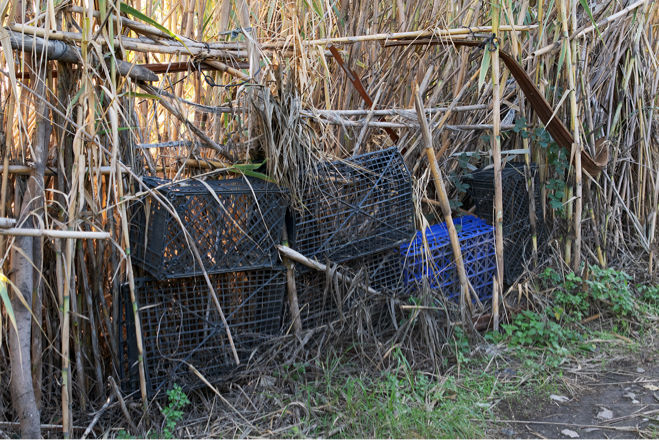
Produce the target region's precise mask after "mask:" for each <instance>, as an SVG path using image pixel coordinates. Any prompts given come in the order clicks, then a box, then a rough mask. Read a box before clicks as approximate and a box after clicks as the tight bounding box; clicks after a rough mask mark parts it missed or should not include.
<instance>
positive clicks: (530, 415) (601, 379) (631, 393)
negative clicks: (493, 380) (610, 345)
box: [495, 350, 659, 439]
mask: <svg viewBox="0 0 659 440" xmlns="http://www.w3.org/2000/svg"><path fill="white" fill-rule="evenodd" d="M653 351H654V350H653ZM565 383H566V386H565V388H564V390H563V391H564V392H562V393H559V394H555V395H552V396H551V397H549V398H548V397H547V396H541V395H540V394H537V393H536V394H531V395H526V396H524V395H521V396H516V397H515V398H513V399H504V400H502V401H501V402H499V404H498V405H497V420H499V422H500V423H499V425H498V426H499V431H498V432H497V433H496V434H495V435H498V436H501V437H505V438H584V439H591V438H658V437H659V357H657V355H656V352H655V353H649V352H648V353H641V354H637V355H635V356H632V357H629V358H627V359H623V360H619V361H616V362H612V363H609V364H608V365H606V366H605V367H603V368H601V369H600V371H598V372H596V373H592V372H585V373H580V372H575V373H574V374H573V375H571V376H567V375H566V377H565ZM562 400H564V401H562ZM527 422H528V423H527ZM566 430H567V431H566Z"/></svg>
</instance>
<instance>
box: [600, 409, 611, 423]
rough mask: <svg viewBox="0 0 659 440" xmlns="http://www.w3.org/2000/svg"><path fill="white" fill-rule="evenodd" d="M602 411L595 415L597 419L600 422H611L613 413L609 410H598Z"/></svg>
mask: <svg viewBox="0 0 659 440" xmlns="http://www.w3.org/2000/svg"><path fill="white" fill-rule="evenodd" d="M600 409H601V410H602V411H600V412H599V413H597V418H598V419H600V420H611V419H612V418H613V412H611V410H610V409H606V408H600Z"/></svg>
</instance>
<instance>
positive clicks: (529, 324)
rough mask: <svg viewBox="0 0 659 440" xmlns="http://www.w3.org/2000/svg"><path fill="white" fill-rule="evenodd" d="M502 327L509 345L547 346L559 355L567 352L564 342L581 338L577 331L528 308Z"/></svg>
mask: <svg viewBox="0 0 659 440" xmlns="http://www.w3.org/2000/svg"><path fill="white" fill-rule="evenodd" d="M502 327H503V328H504V330H505V331H506V334H507V335H508V337H509V338H510V345H513V346H520V347H521V346H528V347H539V348H547V349H549V351H551V352H552V353H555V354H559V355H563V354H566V353H567V349H566V348H565V344H566V343H568V342H573V341H577V340H580V339H581V335H579V334H578V333H577V332H575V331H573V330H570V329H567V328H564V327H561V325H560V324H558V323H557V322H555V321H553V320H552V319H551V318H549V317H547V316H546V315H539V314H537V313H535V312H532V311H530V310H525V311H523V312H522V313H519V314H517V315H515V319H513V322H512V323H510V324H505V325H503V326H502Z"/></svg>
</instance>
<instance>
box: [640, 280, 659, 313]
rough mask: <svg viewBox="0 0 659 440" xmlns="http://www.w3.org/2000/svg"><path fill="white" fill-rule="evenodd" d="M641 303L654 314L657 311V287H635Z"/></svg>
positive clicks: (658, 291)
mask: <svg viewBox="0 0 659 440" xmlns="http://www.w3.org/2000/svg"><path fill="white" fill-rule="evenodd" d="M636 289H637V290H638V293H639V294H640V295H641V298H640V299H641V301H642V302H643V303H644V304H645V305H647V306H648V307H649V308H650V309H651V310H652V311H654V312H655V313H656V312H657V311H659V286H647V285H645V286H643V285H638V286H636Z"/></svg>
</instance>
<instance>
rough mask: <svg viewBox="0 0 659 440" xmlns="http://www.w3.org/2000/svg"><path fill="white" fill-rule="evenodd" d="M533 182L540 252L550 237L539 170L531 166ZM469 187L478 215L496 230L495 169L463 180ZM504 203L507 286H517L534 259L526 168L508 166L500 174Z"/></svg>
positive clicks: (515, 165) (504, 253)
mask: <svg viewBox="0 0 659 440" xmlns="http://www.w3.org/2000/svg"><path fill="white" fill-rule="evenodd" d="M531 176H532V178H533V182H534V189H535V190H534V198H535V217H536V233H537V237H538V248H539V249H540V248H541V246H543V245H544V243H545V242H546V241H547V238H548V234H547V228H546V227H545V224H544V221H543V216H542V204H541V203H540V184H539V182H538V175H537V166H536V165H535V164H533V163H532V164H531ZM463 180H464V182H465V183H468V184H469V188H468V189H467V192H468V193H469V195H470V196H471V197H472V199H473V200H474V203H475V204H476V213H477V214H478V216H479V217H481V218H483V219H485V220H486V221H487V222H488V223H489V224H490V225H492V226H494V168H489V169H481V170H477V171H475V172H474V173H473V174H472V177H471V178H466V179H463ZM501 186H502V191H503V194H502V199H503V239H504V240H503V241H504V245H503V260H504V282H505V283H506V284H512V283H514V282H515V281H516V280H517V278H518V277H519V276H520V275H521V274H522V273H523V272H524V268H525V265H526V264H528V263H529V262H530V261H531V258H532V256H533V242H532V237H531V226H530V225H531V223H530V218H529V193H528V189H527V180H526V174H525V164H524V163H519V162H517V163H516V162H509V163H508V164H506V167H505V168H504V169H503V170H501Z"/></svg>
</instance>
